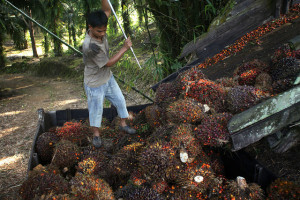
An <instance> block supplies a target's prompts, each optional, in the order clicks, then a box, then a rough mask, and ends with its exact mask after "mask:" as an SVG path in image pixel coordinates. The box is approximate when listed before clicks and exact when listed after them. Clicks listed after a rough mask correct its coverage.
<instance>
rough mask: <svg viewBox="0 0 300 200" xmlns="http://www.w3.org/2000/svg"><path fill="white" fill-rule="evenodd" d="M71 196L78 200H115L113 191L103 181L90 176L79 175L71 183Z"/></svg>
mask: <svg viewBox="0 0 300 200" xmlns="http://www.w3.org/2000/svg"><path fill="white" fill-rule="evenodd" d="M70 185H71V194H73V195H74V196H76V198H77V199H84V200H90V199H103V200H112V199H115V197H114V195H113V190H112V189H111V187H110V186H109V184H108V183H107V182H106V181H104V180H103V179H98V178H96V177H95V176H92V175H88V174H77V175H76V176H74V177H73V178H72V180H71V181H70Z"/></svg>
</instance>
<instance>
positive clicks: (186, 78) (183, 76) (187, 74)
mask: <svg viewBox="0 0 300 200" xmlns="http://www.w3.org/2000/svg"><path fill="white" fill-rule="evenodd" d="M200 79H205V75H204V74H203V72H202V71H201V69H200V68H199V67H193V68H190V69H188V70H186V71H184V72H182V73H180V74H179V75H178V77H177V78H176V82H177V83H178V84H177V85H179V87H180V88H181V89H183V90H185V89H186V88H187V86H189V85H191V84H192V83H195V82H197V81H198V80H200Z"/></svg>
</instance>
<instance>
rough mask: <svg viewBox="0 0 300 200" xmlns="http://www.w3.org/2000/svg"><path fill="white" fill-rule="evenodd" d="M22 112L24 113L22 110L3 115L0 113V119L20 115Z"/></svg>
mask: <svg viewBox="0 0 300 200" xmlns="http://www.w3.org/2000/svg"><path fill="white" fill-rule="evenodd" d="M24 112H25V111H23V110H18V111H10V112H5V113H0V117H4V116H12V115H17V114H21V113H24Z"/></svg>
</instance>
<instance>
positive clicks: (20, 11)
mask: <svg viewBox="0 0 300 200" xmlns="http://www.w3.org/2000/svg"><path fill="white" fill-rule="evenodd" d="M5 2H6V3H7V4H9V5H10V6H11V7H13V8H14V9H16V10H17V11H18V12H19V13H21V14H22V15H24V16H25V17H26V18H27V19H29V20H31V21H32V22H34V23H35V24H36V25H38V26H39V27H40V28H42V29H43V30H45V31H46V32H48V33H49V34H50V35H52V36H53V37H55V38H56V39H58V40H59V41H61V42H62V43H63V44H64V45H66V46H67V47H69V48H71V49H72V50H74V51H75V52H76V53H78V54H80V55H83V54H82V53H81V52H80V51H78V50H77V49H75V48H74V47H72V46H71V45H69V44H68V43H66V42H65V41H63V40H62V39H60V38H59V37H57V36H56V35H55V34H54V33H52V32H51V31H49V30H48V29H46V28H45V27H44V26H42V25H41V24H39V23H38V22H37V21H35V20H34V19H32V18H31V17H29V16H28V15H27V14H26V13H24V12H23V11H22V10H20V9H19V8H17V7H16V6H14V5H13V4H12V3H10V2H9V1H7V0H5Z"/></svg>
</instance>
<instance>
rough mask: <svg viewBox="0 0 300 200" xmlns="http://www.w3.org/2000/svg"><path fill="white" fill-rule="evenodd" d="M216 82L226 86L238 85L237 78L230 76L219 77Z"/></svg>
mask: <svg viewBox="0 0 300 200" xmlns="http://www.w3.org/2000/svg"><path fill="white" fill-rule="evenodd" d="M216 83H217V84H220V85H221V86H223V87H225V88H227V87H235V86H238V82H237V80H235V79H233V78H228V77H225V78H220V79H217V80H216Z"/></svg>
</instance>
